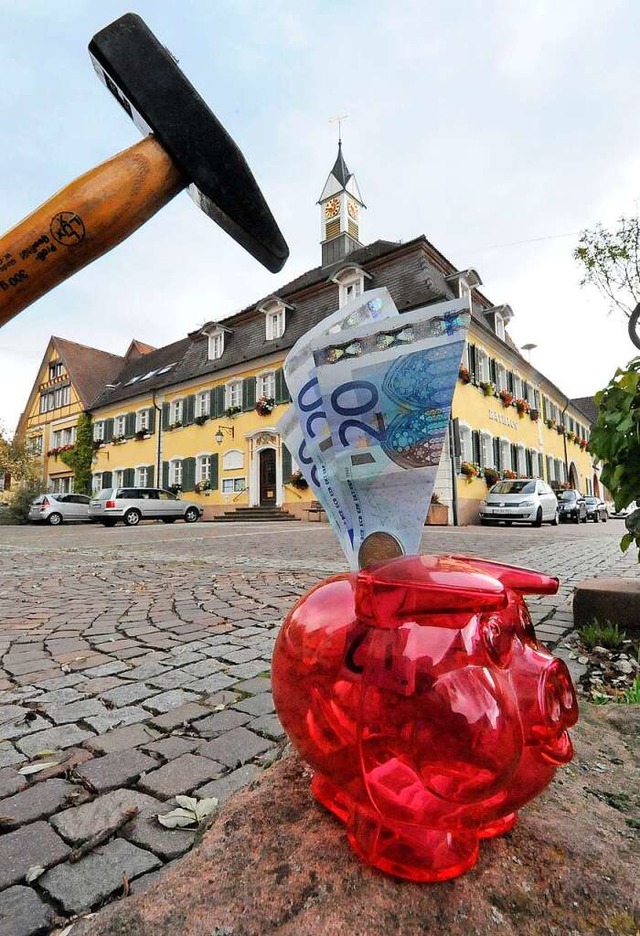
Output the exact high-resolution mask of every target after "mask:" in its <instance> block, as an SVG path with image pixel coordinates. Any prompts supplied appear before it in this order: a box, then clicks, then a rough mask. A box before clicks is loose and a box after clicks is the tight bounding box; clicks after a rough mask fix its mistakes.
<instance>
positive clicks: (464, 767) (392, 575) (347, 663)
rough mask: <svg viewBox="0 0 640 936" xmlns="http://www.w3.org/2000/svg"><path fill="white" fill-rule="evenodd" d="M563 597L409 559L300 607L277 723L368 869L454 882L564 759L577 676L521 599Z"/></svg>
mask: <svg viewBox="0 0 640 936" xmlns="http://www.w3.org/2000/svg"><path fill="white" fill-rule="evenodd" d="M557 588H558V581H557V579H554V578H549V577H548V576H545V575H540V574H538V573H537V572H532V571H530V570H528V569H518V568H514V567H512V566H507V565H501V564H499V563H494V562H487V561H484V560H481V559H468V558H465V557H462V556H440V557H434V556H407V557H402V558H400V559H393V560H390V561H387V562H381V563H379V564H377V565H375V566H372V567H370V568H368V569H365V570H364V571H362V572H359V573H350V574H345V575H337V576H335V577H334V578H330V579H327V580H325V581H324V582H322V583H321V584H320V585H318V586H317V587H316V588H314V589H313V590H312V591H310V592H309V593H308V594H307V595H305V596H304V597H303V598H301V600H300V601H299V602H298V603H297V605H296V606H295V607H294V608H293V610H292V611H291V613H290V614H289V616H288V617H287V619H286V621H285V623H284V625H283V628H282V630H281V632H280V634H279V636H278V640H277V642H276V647H275V651H274V657H273V672H272V680H273V695H274V699H275V704H276V709H277V711H278V715H279V717H280V720H281V721H282V724H283V726H284V728H285V730H286V732H287V734H288V735H289V737H290V738H291V740H292V741H293V743H294V745H295V746H296V748H297V749H298V751H299V752H300V754H301V755H302V757H303V758H304V759H305V760H306V761H307V762H308V763H309V764H310V765H311V766H312V768H313V770H314V777H313V780H312V790H313V793H314V794H315V796H316V797H317V799H318V800H319V801H320V802H321V803H322V804H323V805H324V806H326V807H327V808H328V809H330V810H331V811H332V812H333V813H335V815H336V816H338V817H339V818H340V819H341V820H342V821H343V822H345V823H346V826H347V833H348V836H349V842H350V844H351V846H352V848H353V849H354V851H355V852H356V853H357V854H358V855H359V856H360V857H361V858H362V859H363V860H364V861H366V862H368V863H369V864H372V865H374V866H375V867H376V868H380V869H381V870H383V871H386V872H388V873H390V874H394V875H397V876H398V877H403V878H408V879H410V880H412V881H443V880H446V879H448V878H452V877H456V876H457V875H459V874H462V873H463V872H465V871H466V870H468V869H469V868H470V867H472V866H473V865H474V864H475V861H476V859H477V856H478V843H479V840H480V839H482V838H490V837H492V836H495V835H499V834H501V833H502V832H506V831H507V830H508V829H510V828H511V827H512V826H513V824H514V822H515V821H516V815H517V810H518V809H520V807H521V806H523V805H524V804H525V803H527V802H528V801H529V800H530V799H532V798H533V797H534V796H536V795H537V794H538V793H540V792H541V790H543V789H544V788H545V787H546V786H547V785H548V783H549V782H550V781H551V779H552V777H553V775H554V774H555V771H556V768H557V767H558V766H560V765H562V764H566V763H568V761H570V760H571V757H572V756H573V749H572V747H571V741H570V740H569V736H568V734H567V728H570V727H571V726H572V725H574V724H575V722H576V720H577V717H578V709H577V703H576V697H575V693H574V690H573V686H572V684H571V678H570V676H569V672H568V670H567V668H566V666H565V664H564V663H563V662H562V661H561V660H557V659H555V658H554V657H553V656H552V655H551V654H550V653H549V651H548V650H546V649H545V648H544V647H542V646H541V645H540V644H538V642H537V640H536V636H535V631H534V628H533V625H532V623H531V618H530V616H529V612H528V610H527V607H526V604H525V602H524V599H523V597H522V596H523V594H526V593H546V594H553V593H555V591H556V590H557Z"/></svg>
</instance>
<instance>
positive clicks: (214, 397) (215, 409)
mask: <svg viewBox="0 0 640 936" xmlns="http://www.w3.org/2000/svg"><path fill="white" fill-rule="evenodd" d="M209 410H210V412H211V417H212V418H213V419H216V418H217V417H218V416H222V414H223V413H224V384H218V386H217V387H214V388H213V390H212V391H211V403H210V406H209Z"/></svg>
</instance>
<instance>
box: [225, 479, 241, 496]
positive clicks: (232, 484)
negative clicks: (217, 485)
mask: <svg viewBox="0 0 640 936" xmlns="http://www.w3.org/2000/svg"><path fill="white" fill-rule="evenodd" d="M246 490H247V479H246V478H223V479H222V486H221V492H222V493H223V494H240V493H241V492H242V491H246Z"/></svg>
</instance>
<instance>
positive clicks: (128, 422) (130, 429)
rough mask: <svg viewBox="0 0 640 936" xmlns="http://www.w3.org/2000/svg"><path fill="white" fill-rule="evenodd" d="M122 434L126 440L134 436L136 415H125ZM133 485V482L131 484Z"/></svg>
mask: <svg viewBox="0 0 640 936" xmlns="http://www.w3.org/2000/svg"><path fill="white" fill-rule="evenodd" d="M124 434H125V435H126V437H127V438H128V439H130V438H131V437H132V436H134V435H135V434H136V414H135V413H127V415H126V416H125V418H124ZM131 484H133V481H132V482H131Z"/></svg>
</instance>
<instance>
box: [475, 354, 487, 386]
mask: <svg viewBox="0 0 640 936" xmlns="http://www.w3.org/2000/svg"><path fill="white" fill-rule="evenodd" d="M476 365H477V368H478V372H477V375H476V378H477V382H478V383H488V382H489V355H488V354H487V352H486V351H485V350H484V348H480V347H478V346H477V345H476Z"/></svg>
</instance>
